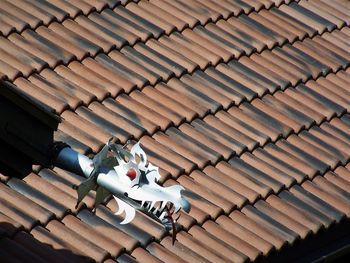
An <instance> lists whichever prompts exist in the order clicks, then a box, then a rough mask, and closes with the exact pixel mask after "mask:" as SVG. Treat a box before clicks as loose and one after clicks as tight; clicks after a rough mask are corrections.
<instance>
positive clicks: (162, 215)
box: [159, 211, 167, 221]
mask: <svg viewBox="0 0 350 263" xmlns="http://www.w3.org/2000/svg"><path fill="white" fill-rule="evenodd" d="M166 214H167V213H166V212H165V211H164V212H163V213H162V214H161V215H160V217H159V219H160V220H161V221H162V220H163V218H164V216H165V215H166Z"/></svg>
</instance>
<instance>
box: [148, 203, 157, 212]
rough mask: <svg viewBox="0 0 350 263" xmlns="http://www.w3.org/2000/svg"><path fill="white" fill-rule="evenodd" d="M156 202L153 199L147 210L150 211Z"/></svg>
mask: <svg viewBox="0 0 350 263" xmlns="http://www.w3.org/2000/svg"><path fill="white" fill-rule="evenodd" d="M155 204H156V201H153V202H152V203H151V204H150V207H149V209H148V212H150V211H151V210H152V208H153V207H154V205H155Z"/></svg>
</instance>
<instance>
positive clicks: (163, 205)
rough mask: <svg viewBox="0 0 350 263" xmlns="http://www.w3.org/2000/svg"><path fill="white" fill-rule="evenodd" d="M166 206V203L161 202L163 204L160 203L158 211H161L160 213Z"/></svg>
mask: <svg viewBox="0 0 350 263" xmlns="http://www.w3.org/2000/svg"><path fill="white" fill-rule="evenodd" d="M166 204H167V202H166V201H163V202H162V206H161V207H160V210H161V211H163V210H164V208H165V207H166Z"/></svg>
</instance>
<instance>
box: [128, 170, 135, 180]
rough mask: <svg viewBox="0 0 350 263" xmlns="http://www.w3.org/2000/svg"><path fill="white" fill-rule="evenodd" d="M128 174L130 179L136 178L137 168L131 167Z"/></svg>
mask: <svg viewBox="0 0 350 263" xmlns="http://www.w3.org/2000/svg"><path fill="white" fill-rule="evenodd" d="M126 176H127V177H129V178H130V180H134V179H135V178H136V170H135V169H134V168H130V169H129V170H128V172H127V173H126Z"/></svg>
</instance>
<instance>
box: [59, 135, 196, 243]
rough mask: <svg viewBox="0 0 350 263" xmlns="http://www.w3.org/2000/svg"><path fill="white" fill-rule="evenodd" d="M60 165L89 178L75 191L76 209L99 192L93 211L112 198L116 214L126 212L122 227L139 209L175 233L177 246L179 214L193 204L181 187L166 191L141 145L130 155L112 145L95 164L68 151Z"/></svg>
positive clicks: (60, 160) (134, 147) (61, 158)
mask: <svg viewBox="0 0 350 263" xmlns="http://www.w3.org/2000/svg"><path fill="white" fill-rule="evenodd" d="M57 164H58V166H60V167H61V168H63V169H66V170H71V171H72V172H76V173H80V174H82V175H84V176H85V177H87V179H86V180H85V181H83V182H82V183H81V184H80V185H79V186H76V187H75V189H76V190H77V192H78V200H77V206H78V204H79V203H80V202H81V201H82V200H83V198H84V197H85V196H86V195H87V194H88V193H89V192H90V190H95V191H96V200H95V206H94V209H96V207H97V206H98V205H99V204H100V203H101V202H103V200H104V199H105V198H106V197H107V196H108V195H109V194H112V195H113V197H114V199H115V200H116V201H117V203H118V211H117V212H116V214H117V215H121V214H122V213H123V212H125V218H124V220H123V221H122V222H121V223H120V224H127V223H129V222H131V221H132V220H133V219H134V217H135V214H136V211H135V209H137V210H140V211H142V212H143V213H146V214H147V215H149V216H151V217H152V218H154V219H155V220H157V221H159V222H160V223H161V224H162V225H163V226H164V227H165V228H166V229H167V230H171V229H172V230H173V242H174V240H175V238H176V228H175V222H176V220H177V219H178V215H179V214H178V212H179V211H180V210H181V209H183V210H184V211H186V212H189V211H190V208H191V206H190V203H189V202H188V201H187V200H186V199H185V198H184V197H183V196H182V195H181V192H182V191H183V190H185V189H184V188H183V187H182V186H180V185H173V186H170V187H163V186H161V185H160V184H158V180H159V179H160V174H159V171H158V170H159V169H158V167H156V166H154V165H152V164H151V163H149V162H148V161H147V156H146V153H145V152H144V151H143V149H142V148H141V146H140V144H139V143H136V144H134V145H133V147H132V148H131V150H130V151H128V150H127V149H125V148H123V147H121V146H119V145H117V144H115V143H112V142H111V141H109V142H108V143H107V144H106V145H105V146H104V147H103V148H102V150H101V151H100V152H99V153H97V154H96V155H95V156H94V158H93V159H92V160H91V159H89V158H88V157H86V156H84V155H81V154H79V153H76V152H75V151H74V150H72V149H71V148H69V147H67V148H64V149H63V150H61V152H60V153H59V155H58V157H57V160H56V165H57ZM175 215H176V216H177V218H175Z"/></svg>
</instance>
